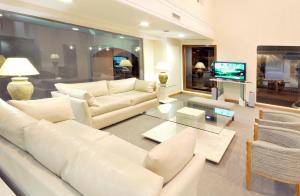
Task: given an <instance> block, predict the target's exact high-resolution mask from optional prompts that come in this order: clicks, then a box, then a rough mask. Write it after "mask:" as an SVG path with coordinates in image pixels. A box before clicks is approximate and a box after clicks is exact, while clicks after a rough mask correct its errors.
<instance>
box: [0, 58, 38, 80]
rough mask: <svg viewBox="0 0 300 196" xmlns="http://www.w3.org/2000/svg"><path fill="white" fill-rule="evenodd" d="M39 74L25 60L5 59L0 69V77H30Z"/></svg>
mask: <svg viewBox="0 0 300 196" xmlns="http://www.w3.org/2000/svg"><path fill="white" fill-rule="evenodd" d="M38 74H39V72H38V71H37V70H36V69H35V67H34V66H33V65H32V64H31V63H30V61H29V60H28V59H27V58H7V59H6V61H5V62H4V64H3V65H2V67H1V69H0V75H1V76H31V75H38Z"/></svg>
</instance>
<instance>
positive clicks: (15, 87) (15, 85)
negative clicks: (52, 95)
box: [7, 77, 34, 100]
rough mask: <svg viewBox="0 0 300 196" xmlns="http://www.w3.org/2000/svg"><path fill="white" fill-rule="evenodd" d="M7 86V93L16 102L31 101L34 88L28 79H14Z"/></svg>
mask: <svg viewBox="0 0 300 196" xmlns="http://www.w3.org/2000/svg"><path fill="white" fill-rule="evenodd" d="M11 80H12V81H11V82H10V83H9V84H8V85H7V91H8V93H9V95H10V96H11V98H12V99H14V100H29V99H31V96H32V94H33V91H34V87H33V85H32V83H31V82H29V81H28V78H27V77H14V78H12V79H11Z"/></svg>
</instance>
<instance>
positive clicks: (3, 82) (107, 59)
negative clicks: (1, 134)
mask: <svg viewBox="0 0 300 196" xmlns="http://www.w3.org/2000/svg"><path fill="white" fill-rule="evenodd" d="M0 13H2V14H3V16H2V17H0V55H3V56H4V57H6V58H7V57H26V58H28V59H29V60H30V61H31V63H32V64H33V65H34V66H35V67H36V68H37V69H38V71H39V72H40V75H38V76H32V77H30V80H31V82H32V83H33V85H34V86H35V92H34V95H33V98H43V97H49V96H50V92H51V91H52V90H55V87H54V84H55V83H58V82H62V83H77V82H87V81H95V80H114V79H122V78H128V77H137V78H141V77H142V76H143V74H142V73H143V64H142V40H141V39H140V38H136V37H131V36H127V35H120V34H116V33H111V32H106V31H101V30H97V29H91V28H86V27H81V26H77V25H71V24H65V23H61V22H56V21H50V20H45V19H40V18H36V17H30V16H25V15H21V14H16V13H12V12H6V11H0ZM117 58H119V59H118V60H117V62H116V61H114V60H116V59H117ZM120 59H121V60H122V59H123V60H124V59H126V60H129V63H128V61H127V63H126V64H124V63H123V64H122V63H121V61H119V60H120ZM116 63H118V64H116ZM9 81H10V78H7V77H2V78H0V90H1V91H0V92H1V94H0V97H1V98H3V99H10V97H9V95H8V93H7V91H6V86H7V83H8V82H9Z"/></svg>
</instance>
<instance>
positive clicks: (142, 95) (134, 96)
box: [113, 90, 157, 105]
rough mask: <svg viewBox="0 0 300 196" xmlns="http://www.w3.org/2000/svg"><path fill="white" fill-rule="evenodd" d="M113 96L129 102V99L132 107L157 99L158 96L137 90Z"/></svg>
mask: <svg viewBox="0 0 300 196" xmlns="http://www.w3.org/2000/svg"><path fill="white" fill-rule="evenodd" d="M113 96H114V97H119V99H127V100H128V99H129V100H130V101H131V104H132V105H136V104H139V103H142V102H146V101H150V100H152V99H155V98H157V94H156V93H155V92H152V93H146V92H141V91H135V90H133V91H129V92H125V93H120V94H117V95H113Z"/></svg>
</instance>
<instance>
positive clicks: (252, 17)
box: [214, 0, 300, 91]
mask: <svg viewBox="0 0 300 196" xmlns="http://www.w3.org/2000/svg"><path fill="white" fill-rule="evenodd" d="M299 7H300V1H299V0H286V1H282V0H263V1H262V0H243V1H241V0H214V14H215V15H214V29H215V41H214V43H216V44H217V54H218V60H224V61H242V62H246V63H247V77H248V79H247V80H248V81H251V82H252V84H251V85H249V88H248V91H250V90H252V91H256V67H257V54H256V50H257V46H258V45H282V46H285V45H287V46H299V45H300V36H299V32H300V24H299V18H300V11H299Z"/></svg>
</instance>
